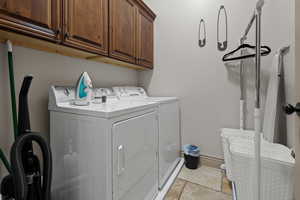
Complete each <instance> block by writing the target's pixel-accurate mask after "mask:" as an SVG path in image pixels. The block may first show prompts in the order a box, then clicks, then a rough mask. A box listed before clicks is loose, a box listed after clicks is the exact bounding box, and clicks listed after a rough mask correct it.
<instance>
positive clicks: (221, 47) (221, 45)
mask: <svg viewBox="0 0 300 200" xmlns="http://www.w3.org/2000/svg"><path fill="white" fill-rule="evenodd" d="M222 11H223V12H224V16H225V26H226V39H225V40H224V41H223V42H221V41H220V16H221V12H222ZM217 46H218V50H219V51H225V50H226V49H227V46H228V19H227V11H226V9H225V6H224V5H222V6H221V7H220V9H219V13H218V24H217Z"/></svg>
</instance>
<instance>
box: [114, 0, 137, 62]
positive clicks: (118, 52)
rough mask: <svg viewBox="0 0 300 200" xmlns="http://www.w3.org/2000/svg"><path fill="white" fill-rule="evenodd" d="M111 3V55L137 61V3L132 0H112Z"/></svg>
mask: <svg viewBox="0 0 300 200" xmlns="http://www.w3.org/2000/svg"><path fill="white" fill-rule="evenodd" d="M110 3H111V4H110V13H109V14H110V57H112V58H116V59H119V60H122V61H125V62H130V63H135V61H136V51H135V49H136V41H135V40H136V7H135V4H134V2H133V1H131V0H111V1H110Z"/></svg>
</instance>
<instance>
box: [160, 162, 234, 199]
mask: <svg viewBox="0 0 300 200" xmlns="http://www.w3.org/2000/svg"><path fill="white" fill-rule="evenodd" d="M231 199H232V190H231V185H230V182H229V181H228V180H227V179H226V177H225V175H224V173H223V172H222V170H220V169H216V168H212V167H208V166H201V167H200V168H199V169H197V170H189V169H187V168H185V167H183V168H182V170H181V172H180V174H179V175H178V177H177V179H176V181H175V183H174V184H173V186H172V187H171V189H170V190H169V192H168V193H167V195H166V197H165V200H231Z"/></svg>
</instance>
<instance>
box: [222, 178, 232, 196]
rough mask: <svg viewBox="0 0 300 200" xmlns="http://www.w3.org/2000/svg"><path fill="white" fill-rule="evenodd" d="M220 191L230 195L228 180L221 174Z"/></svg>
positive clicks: (230, 189)
mask: <svg viewBox="0 0 300 200" xmlns="http://www.w3.org/2000/svg"><path fill="white" fill-rule="evenodd" d="M222 192H224V193H226V194H229V195H232V187H231V183H230V181H229V180H228V179H227V178H226V176H224V175H223V178H222Z"/></svg>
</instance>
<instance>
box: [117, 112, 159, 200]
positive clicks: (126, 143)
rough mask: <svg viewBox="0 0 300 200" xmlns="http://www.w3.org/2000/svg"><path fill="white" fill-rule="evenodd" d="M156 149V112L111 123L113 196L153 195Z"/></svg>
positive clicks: (143, 198) (136, 199)
mask: <svg viewBox="0 0 300 200" xmlns="http://www.w3.org/2000/svg"><path fill="white" fill-rule="evenodd" d="M157 150H158V122H157V113H156V112H151V113H148V114H145V115H141V116H138V117H134V118H130V119H128V120H125V121H121V122H118V123H115V124H114V125H113V177H114V179H113V190H114V191H113V197H114V200H150V199H153V198H154V197H155V196H156V195H157V193H158V158H157V157H158V152H157Z"/></svg>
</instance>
